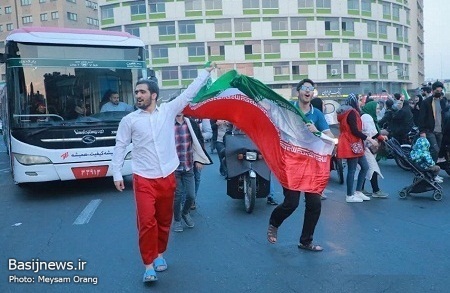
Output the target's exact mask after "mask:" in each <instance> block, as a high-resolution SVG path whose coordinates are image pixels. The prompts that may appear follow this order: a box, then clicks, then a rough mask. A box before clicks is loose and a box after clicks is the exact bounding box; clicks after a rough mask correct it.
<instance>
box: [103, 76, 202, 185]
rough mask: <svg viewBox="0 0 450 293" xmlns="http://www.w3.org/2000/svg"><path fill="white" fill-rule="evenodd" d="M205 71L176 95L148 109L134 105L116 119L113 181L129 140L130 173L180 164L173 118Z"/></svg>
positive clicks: (164, 170)
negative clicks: (134, 109) (119, 118)
mask: <svg viewBox="0 0 450 293" xmlns="http://www.w3.org/2000/svg"><path fill="white" fill-rule="evenodd" d="M208 77H209V72H208V71H206V70H202V71H201V72H200V73H199V75H198V77H197V78H196V79H195V80H194V81H193V82H192V83H191V84H190V85H189V87H188V88H187V89H186V90H185V91H184V92H183V93H182V94H181V95H180V96H178V97H177V98H176V99H174V100H172V101H170V102H167V103H163V104H161V105H160V106H158V107H156V108H155V110H154V111H153V112H152V113H149V112H146V111H144V110H142V109H138V110H136V111H134V112H132V113H130V114H128V115H127V116H125V117H124V118H122V120H121V121H120V123H119V128H118V130H117V135H116V146H115V147H114V154H113V159H112V169H113V178H114V181H120V180H123V177H122V172H121V171H122V165H123V162H124V158H125V155H126V153H125V152H126V147H127V146H128V145H129V144H130V143H131V142H133V150H132V151H131V154H132V159H131V167H132V170H133V173H134V174H137V175H139V176H142V177H145V178H150V179H154V178H161V177H167V176H169V175H170V174H171V173H172V172H173V171H175V170H176V168H177V167H178V165H179V164H180V162H179V160H178V155H177V152H176V147H175V131H174V129H173V121H174V120H175V117H176V115H177V114H178V113H180V112H181V111H182V110H183V109H184V107H186V106H187V104H189V102H191V101H192V99H193V98H194V97H195V95H197V93H198V92H199V90H200V89H201V87H202V86H203V85H204V84H205V83H206V81H207V79H208Z"/></svg>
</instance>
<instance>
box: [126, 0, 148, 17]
mask: <svg viewBox="0 0 450 293" xmlns="http://www.w3.org/2000/svg"><path fill="white" fill-rule="evenodd" d="M130 11H131V15H137V14H146V13H147V12H146V11H145V1H133V2H131V5H130Z"/></svg>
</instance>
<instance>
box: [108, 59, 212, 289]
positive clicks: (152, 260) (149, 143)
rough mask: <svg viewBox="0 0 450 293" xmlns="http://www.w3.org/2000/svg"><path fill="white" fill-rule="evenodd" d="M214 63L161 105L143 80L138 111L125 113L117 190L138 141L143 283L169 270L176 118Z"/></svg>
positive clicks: (115, 165)
mask: <svg viewBox="0 0 450 293" xmlns="http://www.w3.org/2000/svg"><path fill="white" fill-rule="evenodd" d="M215 67H216V65H215V63H214V62H213V63H211V64H210V65H209V67H208V68H205V70H202V71H201V72H200V73H199V76H198V77H197V78H196V79H195V80H194V81H193V82H192V83H191V84H190V85H189V87H188V88H187V89H186V90H185V91H184V92H183V93H182V94H181V95H180V96H179V97H177V98H175V99H173V100H172V101H170V102H167V103H163V104H161V105H160V106H157V104H156V101H157V99H158V95H159V87H158V84H157V83H156V82H154V81H151V80H147V79H142V80H139V81H138V82H137V83H136V87H135V91H134V93H135V98H136V106H137V107H138V110H136V111H134V112H132V113H130V114H128V115H127V116H125V117H124V118H122V120H121V121H120V124H119V128H118V130H117V135H116V146H115V147H114V154H113V159H112V170H113V178H114V185H115V186H116V188H117V190H118V191H123V190H124V189H125V185H124V182H123V178H122V174H121V169H122V165H123V162H124V158H125V156H126V147H127V146H128V145H129V144H130V143H131V142H133V150H132V151H131V154H132V159H131V165H132V171H133V189H134V196H135V202H136V213H137V225H138V231H139V249H140V252H141V257H142V261H143V263H144V265H145V273H144V277H143V281H144V282H152V281H156V280H157V276H156V272H161V271H164V270H166V269H167V263H166V260H165V259H164V257H163V253H164V252H165V250H166V248H167V242H168V239H169V231H170V226H171V223H172V217H173V202H174V193H175V187H176V180H175V174H174V171H175V170H176V169H177V167H178V166H179V164H180V161H179V159H178V156H177V151H176V147H175V132H174V120H175V117H176V116H177V114H178V113H181V111H182V110H183V109H184V107H186V105H187V104H188V103H189V102H190V101H192V99H193V97H195V95H196V94H197V93H198V92H199V90H200V89H201V87H202V86H203V85H204V84H206V82H207V80H208V78H209V76H210V72H211V71H212V70H213V69H214V68H215Z"/></svg>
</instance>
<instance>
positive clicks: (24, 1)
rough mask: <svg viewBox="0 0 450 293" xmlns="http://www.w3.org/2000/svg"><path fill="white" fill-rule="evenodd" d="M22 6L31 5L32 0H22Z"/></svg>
mask: <svg viewBox="0 0 450 293" xmlns="http://www.w3.org/2000/svg"><path fill="white" fill-rule="evenodd" d="M20 5H21V6H28V5H31V0H20Z"/></svg>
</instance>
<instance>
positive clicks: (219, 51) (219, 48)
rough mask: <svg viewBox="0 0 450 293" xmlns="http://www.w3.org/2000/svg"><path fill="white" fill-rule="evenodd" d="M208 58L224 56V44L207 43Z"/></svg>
mask: <svg viewBox="0 0 450 293" xmlns="http://www.w3.org/2000/svg"><path fill="white" fill-rule="evenodd" d="M208 56H225V44H224V43H223V42H211V43H208Z"/></svg>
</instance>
